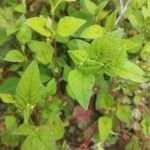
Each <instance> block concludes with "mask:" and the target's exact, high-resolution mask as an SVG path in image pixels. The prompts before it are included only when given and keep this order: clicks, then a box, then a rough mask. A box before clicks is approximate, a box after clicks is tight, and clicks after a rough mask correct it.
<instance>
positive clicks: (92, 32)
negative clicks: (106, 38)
mask: <svg viewBox="0 0 150 150" xmlns="http://www.w3.org/2000/svg"><path fill="white" fill-rule="evenodd" d="M105 31H106V30H105V28H103V27H101V26H100V25H91V26H89V27H88V28H86V29H85V30H84V31H83V32H82V33H81V37H83V38H87V39H96V38H99V37H101V36H102V34H104V33H105Z"/></svg>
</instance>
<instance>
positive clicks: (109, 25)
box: [105, 11, 117, 31]
mask: <svg viewBox="0 0 150 150" xmlns="http://www.w3.org/2000/svg"><path fill="white" fill-rule="evenodd" d="M116 16H117V11H114V12H112V13H111V14H110V16H108V17H107V20H106V23H105V27H106V29H107V30H109V31H112V30H113V29H114V27H115V21H116Z"/></svg>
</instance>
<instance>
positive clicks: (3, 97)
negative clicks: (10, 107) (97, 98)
mask: <svg viewBox="0 0 150 150" xmlns="http://www.w3.org/2000/svg"><path fill="white" fill-rule="evenodd" d="M0 98H1V100H2V101H3V102H4V103H15V100H14V97H13V96H12V95H11V94H6V93H0Z"/></svg>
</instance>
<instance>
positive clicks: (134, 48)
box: [122, 34, 144, 54]
mask: <svg viewBox="0 0 150 150" xmlns="http://www.w3.org/2000/svg"><path fill="white" fill-rule="evenodd" d="M143 41H144V35H143V34H139V35H136V36H134V37H132V38H128V39H122V44H124V45H125V46H126V51H127V52H128V53H131V54H136V53H138V52H139V51H140V50H141V48H142V46H143Z"/></svg>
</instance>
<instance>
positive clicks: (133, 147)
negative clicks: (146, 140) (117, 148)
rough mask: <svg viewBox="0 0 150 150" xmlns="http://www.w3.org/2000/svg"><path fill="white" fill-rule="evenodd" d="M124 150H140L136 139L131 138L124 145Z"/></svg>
mask: <svg viewBox="0 0 150 150" xmlns="http://www.w3.org/2000/svg"><path fill="white" fill-rule="evenodd" d="M125 150H142V149H141V146H140V142H139V140H138V138H137V137H135V136H133V137H132V138H131V139H130V140H129V143H128V144H127V145H126V147H125Z"/></svg>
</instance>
